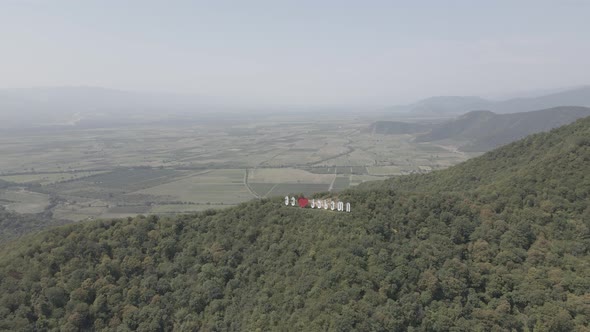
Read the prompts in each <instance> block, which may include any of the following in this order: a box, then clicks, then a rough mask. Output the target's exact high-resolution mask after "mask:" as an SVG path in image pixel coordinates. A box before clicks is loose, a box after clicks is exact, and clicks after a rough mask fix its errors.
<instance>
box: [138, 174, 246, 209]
mask: <svg viewBox="0 0 590 332" xmlns="http://www.w3.org/2000/svg"><path fill="white" fill-rule="evenodd" d="M244 172H245V171H244V170H240V169H231V170H228V169H225V170H223V169H222V170H212V171H210V172H207V173H205V174H200V175H194V176H190V177H186V178H183V179H181V180H177V181H172V182H169V183H165V184H161V185H157V186H154V187H151V188H148V189H143V190H139V191H136V192H135V193H138V194H148V195H154V196H166V197H170V198H171V199H174V200H179V201H186V202H194V203H205V204H206V203H224V204H237V203H241V202H244V201H246V200H249V199H252V198H255V197H256V196H254V195H253V194H252V193H250V191H249V190H248V188H247V187H246V186H245V185H244V182H243V181H244V180H243V177H244Z"/></svg>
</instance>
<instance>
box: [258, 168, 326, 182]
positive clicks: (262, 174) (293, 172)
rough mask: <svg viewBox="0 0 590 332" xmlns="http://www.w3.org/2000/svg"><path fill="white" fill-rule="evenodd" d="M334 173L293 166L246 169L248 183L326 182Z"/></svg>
mask: <svg viewBox="0 0 590 332" xmlns="http://www.w3.org/2000/svg"><path fill="white" fill-rule="evenodd" d="M334 176H335V175H334V174H314V173H311V172H308V171H305V170H301V169H294V168H257V169H252V170H248V183H250V182H252V183H316V184H319V183H326V184H330V183H332V181H333V180H334Z"/></svg>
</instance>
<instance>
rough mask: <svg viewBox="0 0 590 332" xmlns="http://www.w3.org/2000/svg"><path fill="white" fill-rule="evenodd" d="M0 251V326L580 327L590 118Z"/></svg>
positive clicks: (82, 228)
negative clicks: (292, 201) (348, 207)
mask: <svg viewBox="0 0 590 332" xmlns="http://www.w3.org/2000/svg"><path fill="white" fill-rule="evenodd" d="M338 198H339V199H340V200H344V201H349V202H352V205H353V210H352V212H351V213H344V212H332V211H329V210H328V211H326V210H318V209H301V208H295V207H286V206H284V204H283V203H282V198H280V197H279V198H275V199H264V200H256V201H251V202H248V203H244V204H241V205H240V206H238V207H236V208H231V209H228V210H222V211H205V212H202V213H199V214H195V215H190V216H178V217H175V218H166V219H159V218H157V217H155V216H150V217H143V216H138V217H136V218H128V219H124V220H103V221H93V222H85V223H80V224H73V225H67V226H61V227H56V228H53V229H50V230H47V231H44V232H41V233H39V234H35V235H29V236H26V237H24V238H21V239H19V240H18V241H15V242H11V243H8V244H5V245H4V246H3V247H2V248H1V249H0V329H4V330H58V329H60V330H64V331H75V330H137V331H168V330H172V329H174V330H178V331H195V330H203V331H221V330H240V331H256V330H261V331H263V330H264V331H266V330H308V331H315V330H328V331H353V330H363V331H369V330H373V331H409V330H412V331H448V330H456V331H474V330H481V331H492V330H493V331H496V330H497V331H502V330H508V331H509V330H515V331H525V330H528V331H533V330H534V331H573V330H579V331H583V330H587V329H588V328H590V297H589V296H590V295H589V293H588V290H589V289H590V279H588V275H590V224H589V221H590V208H589V206H590V118H584V119H581V120H578V121H576V122H575V123H573V124H570V125H567V126H563V127H560V128H558V129H554V130H552V131H550V132H548V133H540V134H535V135H532V136H528V137H526V138H525V139H522V140H519V141H517V142H514V143H511V144H509V145H506V146H504V147H502V148H499V149H497V150H494V151H491V152H488V153H485V154H484V155H482V156H480V157H478V158H474V159H471V160H469V161H467V162H465V163H463V164H460V165H458V166H455V167H451V168H448V169H446V170H443V171H436V172H433V173H430V174H426V175H413V176H404V177H399V178H394V179H391V180H387V181H383V182H373V183H368V184H365V185H361V186H360V187H359V188H356V189H353V190H348V191H344V192H342V193H340V194H339V197H338Z"/></svg>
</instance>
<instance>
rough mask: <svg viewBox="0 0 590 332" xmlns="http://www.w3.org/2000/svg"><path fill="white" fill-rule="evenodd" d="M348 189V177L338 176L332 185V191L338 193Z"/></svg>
mask: <svg viewBox="0 0 590 332" xmlns="http://www.w3.org/2000/svg"><path fill="white" fill-rule="evenodd" d="M348 187H350V176H338V177H336V179H335V180H334V184H333V185H332V191H340V190H344V189H347V188H348Z"/></svg>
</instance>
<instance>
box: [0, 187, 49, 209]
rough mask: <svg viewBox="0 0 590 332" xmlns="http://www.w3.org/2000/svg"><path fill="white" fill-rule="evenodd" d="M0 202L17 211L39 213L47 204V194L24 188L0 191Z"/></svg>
mask: <svg viewBox="0 0 590 332" xmlns="http://www.w3.org/2000/svg"><path fill="white" fill-rule="evenodd" d="M0 202H2V205H4V206H5V207H6V208H7V209H8V210H12V211H15V212H18V213H41V212H43V211H44V210H45V208H46V207H47V206H48V205H49V196H48V195H46V194H41V193H36V192H32V191H28V190H24V189H16V190H4V191H2V192H0Z"/></svg>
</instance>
